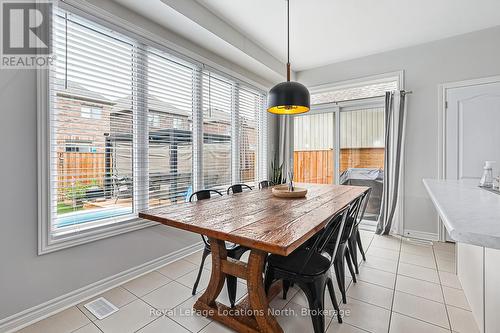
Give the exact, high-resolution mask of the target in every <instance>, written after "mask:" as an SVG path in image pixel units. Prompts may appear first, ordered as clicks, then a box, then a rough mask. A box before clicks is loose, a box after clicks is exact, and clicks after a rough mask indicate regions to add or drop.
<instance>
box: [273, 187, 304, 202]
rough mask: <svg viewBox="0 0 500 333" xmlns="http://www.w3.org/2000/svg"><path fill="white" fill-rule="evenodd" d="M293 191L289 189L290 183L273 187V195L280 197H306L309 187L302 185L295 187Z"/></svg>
mask: <svg viewBox="0 0 500 333" xmlns="http://www.w3.org/2000/svg"><path fill="white" fill-rule="evenodd" d="M293 189H294V190H293V191H289V190H288V185H277V186H274V187H273V189H272V192H273V195H274V196H275V197H278V198H287V199H293V198H304V197H305V196H306V194H307V189H306V188H302V187H294V188H293Z"/></svg>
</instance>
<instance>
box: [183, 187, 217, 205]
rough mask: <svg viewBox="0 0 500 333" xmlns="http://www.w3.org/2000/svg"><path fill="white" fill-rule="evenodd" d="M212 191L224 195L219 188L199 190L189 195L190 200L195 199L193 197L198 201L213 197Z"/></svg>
mask: <svg viewBox="0 0 500 333" xmlns="http://www.w3.org/2000/svg"><path fill="white" fill-rule="evenodd" d="M212 193H217V194H218V195H220V196H221V197H222V193H220V192H219V191H217V190H199V191H196V192H194V193H193V194H191V196H190V197H189V202H192V201H193V198H196V200H197V201H200V200H205V199H210V198H211V197H212Z"/></svg>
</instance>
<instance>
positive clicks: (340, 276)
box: [326, 194, 364, 304]
mask: <svg viewBox="0 0 500 333" xmlns="http://www.w3.org/2000/svg"><path fill="white" fill-rule="evenodd" d="M363 198H364V194H362V195H360V196H359V197H357V198H356V199H355V200H354V201H353V202H352V204H351V205H350V207H349V211H348V213H347V218H346V222H345V226H344V230H343V232H342V234H341V236H340V242H339V244H338V245H337V244H335V243H333V242H330V243H329V244H327V245H326V252H327V253H328V254H329V255H331V256H335V257H334V259H333V267H334V269H335V277H336V278H337V284H338V286H339V289H340V293H341V294H342V302H343V303H344V304H345V303H347V297H346V288H345V266H346V264H347V268H348V269H349V272H350V273H351V276H352V281H353V282H354V283H356V282H357V280H356V274H355V272H354V267H353V265H352V261H351V255H350V252H349V244H348V241H349V238H350V237H351V234H352V230H353V227H354V223H355V221H356V217H357V215H358V212H359V208H360V206H361V202H362V201H363ZM334 250H335V252H334Z"/></svg>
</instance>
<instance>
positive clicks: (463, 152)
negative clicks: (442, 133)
mask: <svg viewBox="0 0 500 333" xmlns="http://www.w3.org/2000/svg"><path fill="white" fill-rule="evenodd" d="M446 101H447V105H448V106H447V109H446V137H445V138H446V155H445V156H446V161H445V163H446V164H445V165H446V167H445V171H446V174H445V177H446V178H447V179H471V178H478V179H479V178H480V177H481V174H482V167H483V164H484V161H488V160H489V161H497V164H496V165H495V167H496V168H494V176H497V175H498V170H500V82H496V83H489V84H482V85H474V86H468V87H460V88H453V89H447V90H446Z"/></svg>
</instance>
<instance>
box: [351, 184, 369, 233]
mask: <svg viewBox="0 0 500 333" xmlns="http://www.w3.org/2000/svg"><path fill="white" fill-rule="evenodd" d="M371 193H372V188H371V187H370V188H369V189H368V191H366V192H365V193H364V194H363V199H362V201H363V202H362V203H361V208H360V211H359V213H358V217H357V220H356V223H355V225H354V227H357V226H358V225H359V224H360V223H361V221H362V220H363V217H364V216H365V211H366V207H367V206H368V201H369V200H370V194H371Z"/></svg>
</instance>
